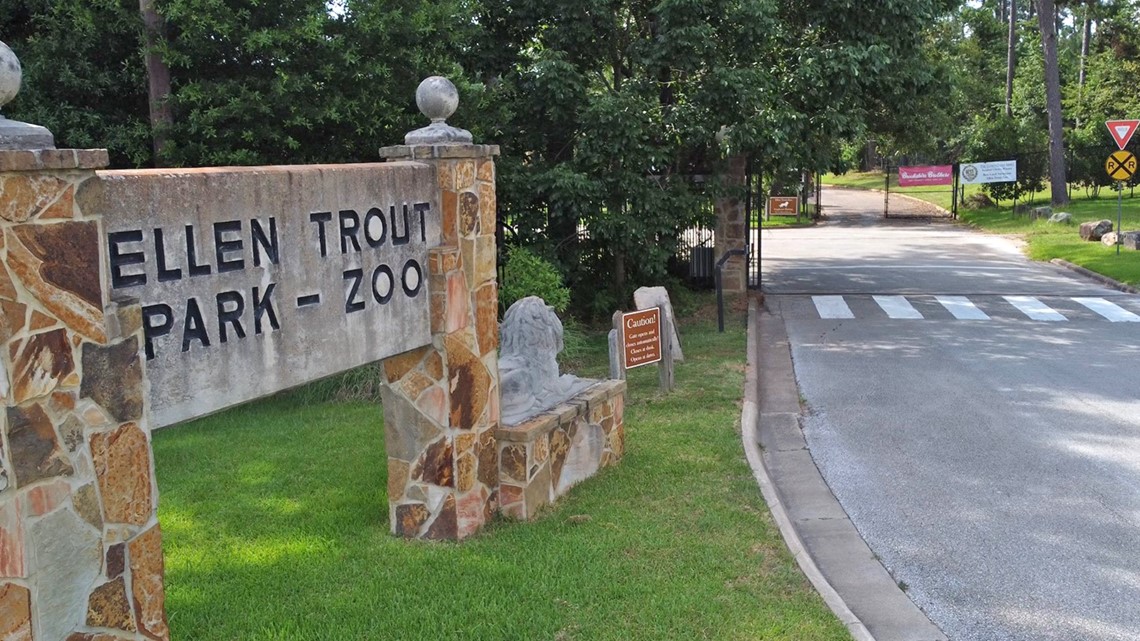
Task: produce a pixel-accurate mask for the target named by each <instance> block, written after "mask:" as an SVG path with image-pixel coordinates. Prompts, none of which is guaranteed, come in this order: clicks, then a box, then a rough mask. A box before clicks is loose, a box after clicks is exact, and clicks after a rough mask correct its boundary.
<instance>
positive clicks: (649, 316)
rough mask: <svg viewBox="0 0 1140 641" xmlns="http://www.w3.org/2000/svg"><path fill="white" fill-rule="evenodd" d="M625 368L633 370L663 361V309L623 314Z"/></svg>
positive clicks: (657, 308) (655, 308)
mask: <svg viewBox="0 0 1140 641" xmlns="http://www.w3.org/2000/svg"><path fill="white" fill-rule="evenodd" d="M621 328H622V342H623V344H624V345H625V368H626V369H632V368H634V367H639V366H641V365H648V364H650V363H656V362H657V361H659V360H661V308H660V307H651V308H649V309H646V310H643V311H640V312H631V313H629V314H622V317H621Z"/></svg>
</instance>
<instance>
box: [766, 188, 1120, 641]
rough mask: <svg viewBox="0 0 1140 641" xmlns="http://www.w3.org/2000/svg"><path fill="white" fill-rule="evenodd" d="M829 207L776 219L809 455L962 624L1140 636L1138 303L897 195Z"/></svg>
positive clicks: (903, 576) (778, 268)
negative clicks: (903, 216)
mask: <svg viewBox="0 0 1140 641" xmlns="http://www.w3.org/2000/svg"><path fill="white" fill-rule="evenodd" d="M823 205H824V212H825V220H824V222H823V223H822V224H821V225H819V226H817V227H814V228H809V229H786V230H765V231H764V232H763V246H762V271H763V288H764V292H765V305H766V307H767V312H768V313H769V314H771V316H772V317H773V319H774V320H775V321H776V322H779V323H782V324H783V328H782V329H784V330H786V335H787V349H788V350H789V351H790V354H791V356H792V361H793V362H794V375H795V381H796V383H797V384H798V386H799V393H800V394H801V395H802V398H803V400H804V403H805V407H806V409H805V411H804V412H803V413H802V414H801V415H800V416H799V420H798V426H799V427H800V428H802V437H803V439H804V442H805V443H806V446H807V448H808V450H809V451H810V457H804V459H803V461H804V463H803V465H805V466H812V467H818V470H819V472H820V473H822V476H823V478H824V479H825V480H826V483H827V485H828V486H829V487H830V490H831V492H833V493H834V496H835V497H836V498H837V499H838V500H839V503H840V504H841V505H842V508H843V511H844V512H845V516H847V517H849V518H850V520H851V522H852V523H853V524H854V526H855V528H857V530H858V532H859V534H861V535H862V537H863V539H864V540H865V541H866V543H867V544H868V545H869V547H870V549H871V550H872V551H873V553H874V555H875V557H877V558H878V560H880V561H881V563H882V565H883V566H884V567H885V568H886V570H887V571H889V572H890V576H891V578H892V579H893V580H894V581H895V582H896V583H897V584H898V585H899V586H900V587H901V588H903V589H904V590H905V592H906V595H907V596H908V597H909V598H910V599H911V600H912V601H913V602H914V603H915V604H916V605H917V606H918V607H920V608H921V609H922V611H923V612H925V613H926V615H928V616H929V618H930V619H931V620H932V621H933V622H934V623H935V624H937V626H938V627H939V628H940V629H941V630H942V631H943V632H944V633H945V634H946V635H947V636H948V637H949V638H950V639H952V640H954V641H972V640H977V641H1003V640H1012V641H1053V640H1055V641H1073V640H1089V641H1110V640H1111V641H1116V640H1124V639H1137V638H1140V606H1138V605H1137V604H1140V383H1138V380H1140V358H1138V357H1140V297H1137V296H1135V295H1130V294H1123V293H1120V292H1117V291H1114V290H1110V289H1106V288H1104V287H1101V286H1099V285H1097V284H1095V283H1092V282H1090V281H1088V280H1085V279H1083V278H1081V277H1079V276H1076V275H1074V274H1072V273H1071V272H1068V271H1066V270H1064V269H1062V268H1060V267H1056V266H1053V265H1046V264H1038V263H1032V262H1030V261H1028V260H1027V259H1025V258H1024V257H1023V256H1022V255H1021V253H1020V251H1019V248H1018V245H1017V244H1016V243H1015V242H1014V241H1012V240H1009V239H1006V238H1002V237H998V236H990V235H984V234H981V233H977V232H973V231H970V230H967V229H965V228H962V227H958V226H955V225H953V224H950V223H946V222H927V221H893V220H891V221H884V220H882V195H881V194H874V193H865V192H855V191H849V190H838V189H826V190H825V191H824V196H823ZM1074 233H1075V231H1074ZM789 384H790V383H789ZM760 411H761V412H763V411H764V408H763V399H761V409H760ZM799 471H804V470H802V469H801V470H799ZM772 472H773V476H777V477H778V476H779V475H789V474H795V473H797V470H795V469H783V470H780V469H773V470H772ZM785 480H786V479H785ZM779 481H780V479H779V478H777V479H776V484H777V485H779ZM825 574H826V571H825ZM869 627H870V626H869Z"/></svg>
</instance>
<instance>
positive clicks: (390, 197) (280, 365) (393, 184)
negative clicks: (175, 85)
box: [79, 163, 440, 428]
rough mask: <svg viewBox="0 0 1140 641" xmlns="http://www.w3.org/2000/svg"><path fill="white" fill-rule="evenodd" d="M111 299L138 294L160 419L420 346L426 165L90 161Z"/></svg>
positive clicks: (427, 321)
mask: <svg viewBox="0 0 1140 641" xmlns="http://www.w3.org/2000/svg"><path fill="white" fill-rule="evenodd" d="M100 178H101V180H99V181H93V182H91V183H89V187H88V188H87V189H85V190H84V191H82V192H81V193H80V194H79V200H80V202H81V203H83V205H84V208H85V209H88V210H98V211H103V212H107V214H106V216H105V225H106V227H105V230H104V233H105V239H104V246H105V247H106V251H107V256H106V257H105V260H106V263H107V265H108V266H109V270H108V272H109V273H108V274H107V275H106V279H107V283H106V287H107V288H108V291H110V292H111V296H112V297H122V296H129V297H131V298H136V299H138V300H139V301H140V303H141V305H142V317H143V339H144V347H145V358H146V370H147V378H148V379H149V381H150V388H149V394H148V398H147V407H148V411H149V416H150V419H151V426H152V427H156V428H157V427H163V426H166V425H171V424H174V423H178V422H181V421H184V420H187V419H189V418H192V417H195V416H201V415H203V414H205V413H209V412H213V411H216V410H219V409H222V408H225V407H229V406H231V405H235V404H238V403H242V402H245V401H249V400H252V399H255V398H260V397H262V396H266V395H268V394H271V393H273V392H276V391H279V390H282V389H287V388H289V387H293V386H296V385H300V384H302V383H305V382H308V381H311V380H315V379H317V378H321V377H324V376H329V375H331V374H335V373H337V372H341V371H344V370H347V369H350V368H353V367H357V366H360V365H364V364H366V363H371V362H375V361H378V360H381V359H384V358H387V357H389V356H393V355H395V354H400V353H403V352H406V351H408V350H411V349H414V348H417V347H421V346H424V345H427V344H429V343H431V311H430V305H429V302H430V301H429V295H428V291H427V280H428V250H429V248H432V247H435V246H437V245H438V244H439V242H440V215H439V211H440V209H439V203H438V195H437V194H438V191H439V190H438V188H437V180H436V172H435V171H434V169H433V168H432V167H430V166H427V165H424V164H422V163H420V164H413V163H385V164H368V165H340V166H304V167H257V168H224V169H219V168H211V169H190V170H143V171H115V172H103V173H101V174H100Z"/></svg>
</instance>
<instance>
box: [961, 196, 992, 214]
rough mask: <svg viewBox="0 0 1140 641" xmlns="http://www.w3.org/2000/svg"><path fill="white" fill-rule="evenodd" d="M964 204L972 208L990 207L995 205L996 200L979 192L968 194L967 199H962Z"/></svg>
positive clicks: (967, 207)
mask: <svg viewBox="0 0 1140 641" xmlns="http://www.w3.org/2000/svg"><path fill="white" fill-rule="evenodd" d="M962 206H963V207H965V208H966V209H970V210H977V209H989V208H991V207H993V206H994V201H993V199H991V198H990V197H989V196H987V195H985V194H983V193H981V192H978V193H976V194H970V195H969V196H967V197H966V199H965V200H963V201H962Z"/></svg>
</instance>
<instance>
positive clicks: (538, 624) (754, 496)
mask: <svg viewBox="0 0 1140 641" xmlns="http://www.w3.org/2000/svg"><path fill="white" fill-rule="evenodd" d="M709 300H710V297H707V296H705V297H703V298H702V301H701V302H702V303H703V305H702V306H701V308H700V310H699V312H698V314H697V316H698V318H693V319H689V320H688V321H683V322H682V329H681V331H682V340H683V343H684V349H685V356H686V361H685V362H684V363H680V364H678V368H677V384H678V389H677V391H676V392H674V393H673V394H670V395H668V396H662V395H660V394H659V393H658V391H657V375H656V370H655V368H653V367H645V368H641V369H637V370H633V371H632V372H631V373H630V392H629V397H628V401H627V404H626V429H627V454H626V457H625V459H624V460H623V461H622V463H621V464H620V465H619V466H617V467H615V468H610V469H608V470H606V471H604V472H603V473H601V474H600V475H598V476H597V477H595V478H593V479H591V480H589V481H587V482H585V483H584V484H582V485H580V486H579V487H577V488H575V489H574V490H573V491H572V492H571V494H570V495H569V496H567V497H563V498H562V499H561V500H560V501H559V502H558V503H557V504H556V505H555V506H553V507H552V508H550V509H548V510H547V511H546V512H545V513H543V514H542V515H541V517H540V518H539V519H538V520H537V521H536V522H532V523H515V522H507V521H498V522H495V523H494V524H492V525H491V526H490V527H489V528H487V529H486V530H485V531H484V532H483V533H482V534H480V535H478V536H477V537H475V538H474V539H472V540H469V541H467V542H464V543H462V544H454V543H428V542H420V541H411V542H409V541H403V540H400V539H396V538H393V537H392V536H390V535H389V533H388V531H389V526H388V519H387V508H386V502H387V497H386V496H385V486H386V469H385V455H384V443H383V425H382V416H381V411H380V408H379V407H377V406H375V405H372V404H367V403H359V402H357V403H344V402H341V403H336V402H327V403H316V404H307V403H305V402H303V400H302V399H303V398H305V396H304V395H301V394H292V395H289V396H284V397H280V398H276V399H271V400H267V401H263V402H259V403H255V404H252V405H249V406H246V407H242V408H238V409H235V410H231V411H228V412H225V413H222V414H218V415H215V416H212V417H207V418H204V419H201V420H198V421H195V422H193V423H190V424H187V425H183V426H180V427H175V428H170V429H167V430H163V431H160V432H158V433H156V434H155V435H154V451H155V457H156V463H157V470H158V480H159V487H160V490H161V501H160V505H159V518H160V520H161V523H162V526H163V530H164V550H165V553H166V564H167V565H166V570H167V575H166V581H167V583H166V586H167V608H168V613H169V616H170V625H171V628H172V631H173V638H174V639H194V640H225V641H232V640H240V641H259V640H265V641H268V640H281V641H285V640H288V641H301V640H313V641H317V640H320V641H328V640H333V639H335V640H337V641H342V640H362V641H363V640H372V639H384V640H400V639H464V640H468V639H473V640H474V639H487V640H496V641H497V640H501V639H542V640H562V641H568V640H571V639H589V640H593V639H603V640H605V639H612V640H615V641H633V640H639V639H644V640H647V641H648V640H657V639H684V640H689V639H730V640H731V639H740V640H744V639H748V640H756V639H765V640H778V639H786V640H789V641H791V640H796V641H800V640H815V639H819V640H824V639H827V640H831V639H848V638H850V637H849V636H848V634H847V632H846V630H845V629H844V628H843V626H842V625H841V624H840V623H839V622H838V620H836V619H835V618H834V617H833V616H832V615H831V613H830V612H829V611H828V610H827V608H826V607H825V605H824V604H823V602H822V601H821V600H820V598H819V597H818V596H817V595H816V594H815V593H814V591H813V590H812V589H811V587H810V585H809V584H808V583H807V581H806V580H805V579H804V578H803V576H802V575H801V574H800V572H799V570H798V569H797V567H796V565H795V563H794V561H793V559H792V558H791V556H790V555H789V554H788V552H787V549H786V548H785V547H784V544H783V542H782V540H781V539H780V536H779V533H778V531H777V529H776V528H775V526H774V525H773V524H772V522H771V520H770V517H769V514H768V511H767V508H766V507H765V505H764V503H763V500H762V499H761V498H760V493H759V490H758V489H757V487H756V483H755V481H754V480H753V478H752V476H751V473H750V471H749V469H748V467H747V465H746V463H745V461H744V455H743V453H742V452H741V447H740V436H739V425H738V422H739V417H740V407H739V401H740V398H741V392H742V384H743V371H744V342H745V341H744V331H743V328H742V322H741V321H742V318H741V315H740V314H739V312H738V313H736V314H735V315H734V316H732V317H730V318H731V322H730V323H729V324H728V329H729V331H727V332H726V333H724V334H718V333H717V332H716V326H715V321H714V320H712V319H713V318H714V317H715V316H714V315H713V314H711V313H710V310H709V306H708V303H709ZM582 362H583V363H584V364H585V365H584V367H583V370H584V373H585V374H587V375H592V376H598V375H601V374H602V373H603V372H604V371H605V369H606V357H605V336H604V334H597V335H592V336H590V337H589V342H588V348H587V350H586V354H585V356H584V357H583V361H582Z"/></svg>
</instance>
